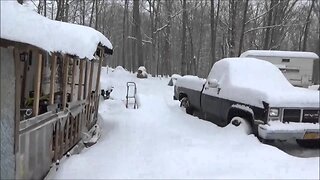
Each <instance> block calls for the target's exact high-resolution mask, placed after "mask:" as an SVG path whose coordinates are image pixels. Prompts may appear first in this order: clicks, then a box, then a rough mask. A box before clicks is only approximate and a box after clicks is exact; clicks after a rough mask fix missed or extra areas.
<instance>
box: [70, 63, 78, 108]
mask: <svg viewBox="0 0 320 180" xmlns="http://www.w3.org/2000/svg"><path fill="white" fill-rule="evenodd" d="M76 62H77V59H73V64H72V80H71V96H70V101H71V102H72V101H73V100H74V99H75V98H74V97H73V93H74V84H75V74H76V67H77V66H76V64H77V63H76Z"/></svg>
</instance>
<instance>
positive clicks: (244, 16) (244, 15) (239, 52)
mask: <svg viewBox="0 0 320 180" xmlns="http://www.w3.org/2000/svg"><path fill="white" fill-rule="evenodd" d="M248 4H249V0H246V2H245V4H244V11H243V20H242V28H241V34H240V42H239V51H238V56H240V55H241V51H242V46H243V37H244V29H245V26H246V20H247V9H248Z"/></svg>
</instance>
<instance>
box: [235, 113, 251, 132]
mask: <svg viewBox="0 0 320 180" xmlns="http://www.w3.org/2000/svg"><path fill="white" fill-rule="evenodd" d="M231 124H232V125H234V126H236V127H240V128H242V129H243V131H244V133H246V134H247V135H249V134H252V133H253V131H252V126H251V124H250V123H249V121H248V120H246V119H243V118H241V117H234V118H232V119H231Z"/></svg>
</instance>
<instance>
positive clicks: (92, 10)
mask: <svg viewBox="0 0 320 180" xmlns="http://www.w3.org/2000/svg"><path fill="white" fill-rule="evenodd" d="M95 1H97V0H93V2H92V9H91V16H90V22H89V27H91V26H92V21H93V13H94V5H95Z"/></svg>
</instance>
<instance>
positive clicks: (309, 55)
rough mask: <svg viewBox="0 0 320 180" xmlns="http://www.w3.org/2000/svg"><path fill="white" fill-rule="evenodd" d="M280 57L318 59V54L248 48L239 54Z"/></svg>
mask: <svg viewBox="0 0 320 180" xmlns="http://www.w3.org/2000/svg"><path fill="white" fill-rule="evenodd" d="M259 56H262V57H281V58H286V57H288V58H302V59H319V56H318V55H317V54H316V53H313V52H301V51H274V50H249V51H246V52H244V53H242V54H241V55H240V57H259Z"/></svg>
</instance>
